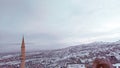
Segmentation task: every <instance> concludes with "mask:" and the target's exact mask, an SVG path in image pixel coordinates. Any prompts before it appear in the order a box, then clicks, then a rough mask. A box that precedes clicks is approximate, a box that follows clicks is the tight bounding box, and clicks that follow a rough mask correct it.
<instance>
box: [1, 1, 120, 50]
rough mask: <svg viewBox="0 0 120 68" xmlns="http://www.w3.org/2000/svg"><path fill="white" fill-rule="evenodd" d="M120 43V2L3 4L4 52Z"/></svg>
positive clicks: (5, 2)
mask: <svg viewBox="0 0 120 68" xmlns="http://www.w3.org/2000/svg"><path fill="white" fill-rule="evenodd" d="M23 35H24V37H25V42H26V43H27V44H26V46H27V49H55V48H63V47H68V46H73V45H78V44H82V43H90V42H94V41H106V42H109V41H117V40H120V0H0V50H2V51H5V52H6V51H12V50H20V43H21V41H22V36H23Z"/></svg>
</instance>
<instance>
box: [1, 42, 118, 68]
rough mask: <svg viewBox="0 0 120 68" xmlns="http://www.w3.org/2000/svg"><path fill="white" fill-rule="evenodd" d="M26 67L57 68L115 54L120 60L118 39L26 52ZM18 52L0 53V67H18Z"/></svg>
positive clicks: (89, 61)
mask: <svg viewBox="0 0 120 68" xmlns="http://www.w3.org/2000/svg"><path fill="white" fill-rule="evenodd" d="M26 54H27V55H26V68H35V67H36V68H39V67H41V68H42V67H43V68H57V67H64V66H65V65H66V64H67V63H91V62H92V61H93V60H94V59H95V58H96V57H99V58H106V57H108V56H115V57H116V58H117V60H118V61H120V41H117V42H94V43H89V44H82V45H77V46H71V47H67V48H63V49H56V50H40V51H36V52H29V53H26ZM19 64H20V53H16V54H12V53H8V54H4V55H3V54H0V68H1V67H4V68H7V67H8V66H12V67H13V68H17V67H19Z"/></svg>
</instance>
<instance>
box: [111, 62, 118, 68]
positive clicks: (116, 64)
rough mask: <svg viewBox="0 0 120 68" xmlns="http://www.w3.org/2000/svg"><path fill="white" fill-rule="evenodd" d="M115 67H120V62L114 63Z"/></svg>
mask: <svg viewBox="0 0 120 68" xmlns="http://www.w3.org/2000/svg"><path fill="white" fill-rule="evenodd" d="M112 65H113V67H114V68H120V63H115V64H112Z"/></svg>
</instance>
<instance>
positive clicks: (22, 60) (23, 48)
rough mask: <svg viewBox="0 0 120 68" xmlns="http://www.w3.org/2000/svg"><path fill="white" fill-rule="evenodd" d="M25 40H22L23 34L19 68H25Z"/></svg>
mask: <svg viewBox="0 0 120 68" xmlns="http://www.w3.org/2000/svg"><path fill="white" fill-rule="evenodd" d="M25 58H26V56H25V41H24V36H23V38H22V44H21V64H20V68H25Z"/></svg>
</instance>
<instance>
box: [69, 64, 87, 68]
mask: <svg viewBox="0 0 120 68" xmlns="http://www.w3.org/2000/svg"><path fill="white" fill-rule="evenodd" d="M67 68H86V67H85V64H68V65H67Z"/></svg>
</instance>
